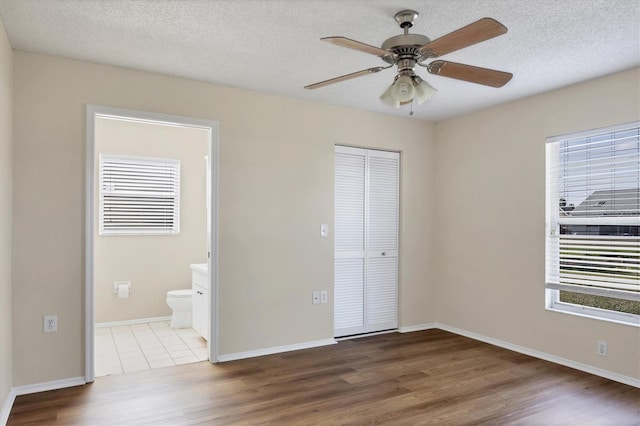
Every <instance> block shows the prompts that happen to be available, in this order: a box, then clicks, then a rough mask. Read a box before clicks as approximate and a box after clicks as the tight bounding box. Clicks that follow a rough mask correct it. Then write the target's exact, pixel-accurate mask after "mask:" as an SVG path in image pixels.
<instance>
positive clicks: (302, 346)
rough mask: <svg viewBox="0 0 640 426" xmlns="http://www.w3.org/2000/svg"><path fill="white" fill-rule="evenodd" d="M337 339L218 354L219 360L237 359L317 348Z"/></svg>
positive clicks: (333, 343)
mask: <svg viewBox="0 0 640 426" xmlns="http://www.w3.org/2000/svg"><path fill="white" fill-rule="evenodd" d="M336 343H338V342H336V340H335V339H324V340H315V341H312V342H304V343H296V344H293V345H284V346H274V347H271V348H265V349H257V350H255V351H246V352H236V353H231V354H224V355H218V362H226V361H235V360H237V359H245V358H253V357H257V356H263V355H273V354H278V353H282V352H289V351H298V350H300V349H310V348H317V347H318V346H327V345H335V344H336Z"/></svg>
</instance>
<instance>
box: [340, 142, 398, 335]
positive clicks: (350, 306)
mask: <svg viewBox="0 0 640 426" xmlns="http://www.w3.org/2000/svg"><path fill="white" fill-rule="evenodd" d="M399 166H400V155H399V153H397V152H387V151H376V150H366V149H360V148H351V147H343V146H336V148H335V247H334V253H335V265H334V301H335V302H334V303H335V306H334V335H335V336H336V337H340V336H347V335H351V334H359V333H369V332H374V331H381V330H388V329H393V328H397V326H398V319H397V318H398V309H397V306H398V194H399V191H398V183H399Z"/></svg>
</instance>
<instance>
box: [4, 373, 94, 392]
mask: <svg viewBox="0 0 640 426" xmlns="http://www.w3.org/2000/svg"><path fill="white" fill-rule="evenodd" d="M85 384H87V382H85V380H84V377H81V376H79V377H70V378H68V379H60V380H52V381H50V382H42V383H33V384H31V385H23V386H15V387H14V388H13V391H14V392H15V394H16V396H20V395H28V394H31V393H38V392H46V391H50V390H56V389H64V388H70V387H73V386H82V385H85Z"/></svg>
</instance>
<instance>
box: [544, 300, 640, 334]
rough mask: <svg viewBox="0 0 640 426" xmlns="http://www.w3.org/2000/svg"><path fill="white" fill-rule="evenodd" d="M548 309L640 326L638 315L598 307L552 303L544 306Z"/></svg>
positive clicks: (639, 316)
mask: <svg viewBox="0 0 640 426" xmlns="http://www.w3.org/2000/svg"><path fill="white" fill-rule="evenodd" d="M545 309H546V310H548V311H552V312H559V313H563V314H569V315H575V316H579V317H583V318H591V319H595V320H601V321H607V322H613V323H616V324H622V325H629V326H631V327H638V328H640V315H633V314H625V313H621V312H609V311H604V310H602V309H598V308H590V307H586V306H579V305H572V304H569V303H558V302H555V303H552V304H551V306H547V307H546V308H545Z"/></svg>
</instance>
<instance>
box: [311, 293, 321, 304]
mask: <svg viewBox="0 0 640 426" xmlns="http://www.w3.org/2000/svg"><path fill="white" fill-rule="evenodd" d="M311 303H313V304H314V305H317V304H318V303H320V292H319V291H314V292H313V295H312V299H311Z"/></svg>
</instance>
